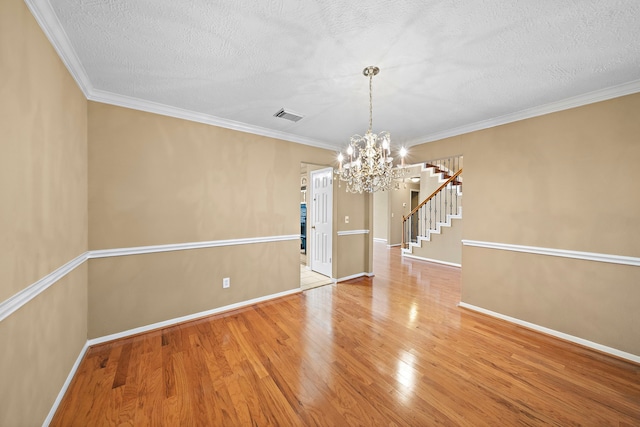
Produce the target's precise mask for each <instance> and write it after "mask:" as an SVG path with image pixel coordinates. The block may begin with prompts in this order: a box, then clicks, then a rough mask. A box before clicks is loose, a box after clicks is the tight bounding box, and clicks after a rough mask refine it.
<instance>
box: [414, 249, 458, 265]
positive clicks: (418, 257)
mask: <svg viewBox="0 0 640 427" xmlns="http://www.w3.org/2000/svg"><path fill="white" fill-rule="evenodd" d="M402 256H403V257H405V258H412V259H417V260H420V261H427V262H434V263H436V264H444V265H448V266H450V267H462V264H457V263H455V262H447V261H441V260H439V259H432V258H425V257H421V256H416V255H412V254H410V253H406V252H404V251H402Z"/></svg>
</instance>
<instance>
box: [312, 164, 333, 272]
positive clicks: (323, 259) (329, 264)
mask: <svg viewBox="0 0 640 427" xmlns="http://www.w3.org/2000/svg"><path fill="white" fill-rule="evenodd" d="M327 174H328V177H327V178H328V182H326V181H325V182H324V188H325V190H326V192H325V193H326V199H325V201H324V203H326V204H327V205H323V206H320V205H318V204H317V200H316V196H318V194H316V185H317V184H318V182H317V181H316V178H317V179H322V178H320V177H319V175H324V176H325V177H326V175H327ZM309 181H310V182H309V184H310V185H309V186H308V187H307V188H309V189H310V190H311V191H310V192H311V194H310V196H309V200H308V204H310V205H311V206H310V207H311V209H308V210H307V221H310V222H307V224H310V225H311V226H310V227H308V230H309V236H308V237H309V250H308V251H307V256H308V257H309V258H308V259H309V266H310V267H311V270H313V271H315V272H317V273H320V274H323V275H325V276H327V277H332V273H333V168H330V167H329V168H324V169H318V170H314V171H311V172H310V173H309ZM321 194H322V193H320V195H321ZM321 207H324V208H325V209H326V210H327V212H325V215H323V218H322V221H318V218H316V216H317V214H318V209H319V208H321Z"/></svg>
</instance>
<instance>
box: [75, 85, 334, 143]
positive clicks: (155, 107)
mask: <svg viewBox="0 0 640 427" xmlns="http://www.w3.org/2000/svg"><path fill="white" fill-rule="evenodd" d="M87 99H88V100H90V101H95V102H102V103H104V104H110V105H116V106H119V107H126V108H131V109H133V110H139V111H146V112H148V113H155V114H160V115H162V116H169V117H174V118H177V119H183V120H189V121H192V122H197V123H204V124H207V125H213V126H218V127H221V128H225V129H231V130H236V131H239V132H246V133H251V134H254V135H260V136H266V137H269V138H276V139H281V140H284V141H290V142H296V143H298V144H304V145H310V146H312V147H317V148H324V149H325V150H331V151H336V147H335V146H333V145H331V144H328V143H326V142H324V141H320V140H319V139H313V138H305V137H303V136H298V135H293V134H291V133H287V132H281V131H277V130H273V129H267V128H263V127H260V126H254V125H250V124H247V123H243V122H238V121H235V120H229V119H223V118H221V117H216V116H212V115H210V114H204V113H198V112H196V111H191V110H186V109H184V108H178V107H172V106H170V105H166V104H161V103H158V102H153V101H147V100H144V99H139V98H134V97H131V96H127V95H119V94H115V93H113V92H107V91H104V90H99V89H92V90H91V91H90V93H89V95H88V96H87Z"/></svg>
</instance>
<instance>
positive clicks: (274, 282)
mask: <svg viewBox="0 0 640 427" xmlns="http://www.w3.org/2000/svg"><path fill="white" fill-rule="evenodd" d="M299 247H300V242H299V240H289V241H284V242H271V243H259V244H249V245H237V246H225V247H214V248H206V249H197V250H183V251H175V252H161V253H152V254H142V255H132V256H123V257H111V258H102V259H93V260H91V261H90V274H89V283H90V284H91V285H90V291H89V338H96V337H101V336H105V335H109V334H113V333H117V332H122V331H125V330H128V329H133V328H136V327H141V326H146V325H150V324H153V323H156V322H162V321H165V320H169V319H175V318H178V317H181V316H187V315H190V314H193V313H199V312H203V311H207V310H211V309H213V308H217V307H222V306H226V305H230V304H235V303H239V302H243V301H247V300H250V299H254V298H259V297H264V296H267V295H272V294H275V293H279V292H283V291H287V290H290V289H293V288H297V287H299V286H300V268H299V264H298V263H296V262H295V261H297V260H298V259H297V258H295V259H294V260H293V262H292V259H291V254H292V253H293V254H294V255H296V256H298V253H299ZM298 258H299V257H298ZM223 277H230V278H231V286H230V287H229V288H228V289H223V288H222V278H223Z"/></svg>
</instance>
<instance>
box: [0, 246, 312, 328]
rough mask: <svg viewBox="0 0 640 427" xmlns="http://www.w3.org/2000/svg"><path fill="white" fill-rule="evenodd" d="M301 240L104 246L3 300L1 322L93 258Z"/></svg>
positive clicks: (75, 259)
mask: <svg viewBox="0 0 640 427" xmlns="http://www.w3.org/2000/svg"><path fill="white" fill-rule="evenodd" d="M298 239H300V235H299V234H289V235H283V236H268V237H252V238H245V239H229V240H211V241H207V242H191V243H177V244H171V245H155V246H138V247H132V248H116V249H102V250H95V251H88V252H85V253H83V254H81V255H78V256H77V257H75V258H74V259H72V260H71V261H69V262H68V263H66V264H65V265H63V266H62V267H60V268H58V269H56V270H55V271H53V272H52V273H49V274H47V275H46V276H44V277H43V278H42V279H40V280H38V281H37V282H35V283H33V284H31V285H29V286H28V287H26V288H24V289H23V290H21V291H20V292H18V293H16V294H15V295H13V296H11V297H9V299H7V300H5V301H2V302H0V322H1V321H2V320H4V319H6V318H7V317H9V316H10V315H11V314H13V313H14V312H15V311H16V310H18V309H19V308H20V307H22V306H23V305H25V304H27V303H28V302H29V301H31V300H32V299H34V298H35V297H37V296H38V295H40V294H41V293H42V292H44V291H45V290H46V289H47V288H49V287H50V286H51V285H53V284H54V283H56V282H57V281H58V280H60V279H62V278H63V277H64V276H66V275H67V274H69V273H70V272H71V271H73V270H74V269H75V268H76V267H78V266H80V265H81V264H82V263H83V262H85V261H86V260H87V259H92V258H106V257H114V256H125V255H139V254H150V253H157V252H169V251H181V250H187V249H202V248H215V247H220V246H235V245H248V244H253V243H271V242H283V241H288V240H298Z"/></svg>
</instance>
